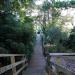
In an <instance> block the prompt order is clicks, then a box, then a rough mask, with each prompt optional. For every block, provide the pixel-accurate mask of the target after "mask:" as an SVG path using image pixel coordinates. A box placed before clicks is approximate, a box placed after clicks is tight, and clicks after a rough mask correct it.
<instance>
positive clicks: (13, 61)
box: [10, 56, 16, 75]
mask: <svg viewBox="0 0 75 75" xmlns="http://www.w3.org/2000/svg"><path fill="white" fill-rule="evenodd" d="M10 58H11V64H14V63H15V56H11V57H10ZM12 73H13V75H14V74H15V73H16V67H13V68H12Z"/></svg>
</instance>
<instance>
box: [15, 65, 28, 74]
mask: <svg viewBox="0 0 75 75" xmlns="http://www.w3.org/2000/svg"><path fill="white" fill-rule="evenodd" d="M27 65H28V64H25V65H24V66H23V67H21V68H20V69H19V70H18V71H17V72H16V73H15V74H14V75H18V74H19V73H20V72H21V71H22V70H23V69H24V68H25V67H26V66H27Z"/></svg>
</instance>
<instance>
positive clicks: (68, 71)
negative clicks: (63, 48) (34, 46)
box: [47, 53, 75, 75]
mask: <svg viewBox="0 0 75 75" xmlns="http://www.w3.org/2000/svg"><path fill="white" fill-rule="evenodd" d="M52 57H53V58H54V57H55V59H54V60H52V61H51V58H52ZM61 58H62V59H66V60H67V59H68V60H73V61H75V53H49V55H48V56H47V61H48V63H50V64H48V66H49V68H48V69H49V74H48V75H51V72H52V71H50V70H52V66H54V67H55V68H56V70H57V72H62V73H63V74H58V73H57V74H55V75H75V68H74V70H73V69H72V68H70V66H69V67H66V65H67V64H68V63H67V64H66V65H62V64H64V63H62V64H61V63H60V62H62V61H63V60H62V59H61ZM56 59H58V60H60V59H61V60H60V61H59V62H57V63H56V62H54V61H55V60H56ZM59 63H60V64H59ZM74 66H75V65H74ZM72 67H73V66H72Z"/></svg>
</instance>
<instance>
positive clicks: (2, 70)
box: [0, 59, 26, 74]
mask: <svg viewBox="0 0 75 75" xmlns="http://www.w3.org/2000/svg"><path fill="white" fill-rule="evenodd" d="M25 61H26V59H24V60H21V61H18V62H16V63H14V64H10V65H7V66H4V67H1V68H0V74H2V73H4V72H6V71H8V70H10V69H12V68H13V67H15V66H18V65H20V64H22V63H24V62H25Z"/></svg>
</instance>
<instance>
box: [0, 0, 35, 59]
mask: <svg viewBox="0 0 75 75" xmlns="http://www.w3.org/2000/svg"><path fill="white" fill-rule="evenodd" d="M31 1H32V0H12V1H11V0H6V1H5V4H4V0H3V1H2V0H1V1H0V3H2V5H0V8H1V9H0V47H1V49H0V50H1V52H0V53H19V54H21V53H24V54H26V56H27V58H28V59H30V57H31V54H32V52H33V43H34V42H33V40H34V30H33V23H32V22H33V20H32V18H30V17H27V16H26V15H25V11H22V10H21V9H22V8H24V7H25V9H26V8H27V6H28V5H29V4H30V2H31ZM2 50H3V52H2Z"/></svg>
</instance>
